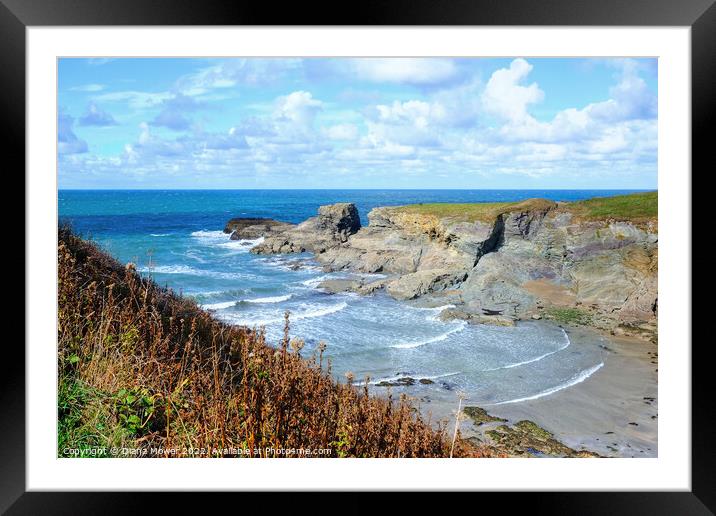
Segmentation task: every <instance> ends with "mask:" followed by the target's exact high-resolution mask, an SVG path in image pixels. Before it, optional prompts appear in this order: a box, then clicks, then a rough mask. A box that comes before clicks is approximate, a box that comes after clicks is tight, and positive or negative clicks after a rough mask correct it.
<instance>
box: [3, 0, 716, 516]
mask: <svg viewBox="0 0 716 516" xmlns="http://www.w3.org/2000/svg"><path fill="white" fill-rule="evenodd" d="M714 2H715V0H680V1H678V2H677V1H671V0H599V1H596V0H540V1H539V2H536V1H532V2H530V1H529V0H501V1H497V0H452V1H443V2H438V1H434V0H433V1H431V0H400V1H395V0H394V1H378V0H362V1H361V2H360V3H357V4H355V7H354V8H349V7H348V6H347V4H343V5H341V4H338V3H335V4H332V6H328V5H323V4H322V3H320V2H315V3H311V4H307V3H287V2H284V3H281V4H280V6H279V4H271V3H268V2H258V3H257V2H232V3H230V2H225V1H221V0H203V1H201V2H196V1H188V0H154V1H152V2H146V1H142V0H0V40H1V42H2V45H0V70H1V75H2V91H3V94H2V95H0V105H1V106H2V110H1V112H2V117H3V119H4V124H3V125H4V127H5V129H6V130H5V131H4V133H5V136H4V141H3V143H2V145H3V147H5V148H4V149H3V150H4V156H5V158H6V160H7V159H8V158H9V161H10V163H13V165H14V168H15V170H17V169H20V168H22V169H23V170H24V167H25V142H24V135H25V100H26V99H25V56H26V54H25V30H26V28H27V27H30V26H48V25H53V26H82V25H87V26H89V25H284V24H285V25H304V24H305V25H531V26H534V25H551V26H559V25H568V26H586V25H590V26H596V25H604V26H610V25H620V26H689V27H691V38H692V47H691V48H692V55H691V73H692V170H696V169H698V170H701V172H703V173H704V174H705V173H706V172H712V171H713V168H714V167H713V165H714V159H713V157H712V156H713V150H712V148H711V147H712V146H713V145H712V144H711V142H710V139H709V131H708V130H707V129H708V126H709V122H710V120H711V119H713V117H714V115H715V113H714V104H715V102H716V101H715V98H716V95H714V94H713V92H712V88H713V85H715V84H716V4H715V3H714ZM7 129H9V130H7ZM707 165H710V167H709V169H708V170H707V169H706V167H707ZM6 166H8V167H9V165H6ZM8 169H9V168H8ZM694 176H695V175H694V174H693V172H692V178H693V177H694ZM692 234H693V233H692ZM25 238H27V236H26V237H25ZM13 256H14V258H13V260H14V262H16V263H14V264H12V265H11V266H13V267H16V266H17V268H20V263H18V262H19V261H20V259H23V265H22V267H23V268H24V269H25V275H26V276H27V275H28V274H30V273H31V271H29V270H27V268H25V266H24V254H22V253H15V254H14V255H13ZM694 258H696V259H695V260H693V261H692V267H693V268H694V270H698V267H699V263H700V260H705V258H699V257H697V256H695V257H694ZM704 265H705V264H704ZM28 308H31V307H28ZM684 324H690V321H684ZM707 340H710V339H707ZM688 344H689V343H685V342H684V343H678V345H680V346H684V347H686V346H687V345H688ZM703 344H708V342H703ZM709 347H711V346H708V345H704V346H701V347H699V346H695V347H693V348H692V407H693V408H694V409H693V410H692V455H691V465H692V490H691V492H673V493H659V492H644V493H595V492H590V493H530V494H523V495H516V494H511V495H510V497H512V498H511V500H513V501H517V502H518V503H519V502H522V501H526V502H527V503H528V504H529V507H530V508H529V510H530V511H531V512H537V513H542V512H549V513H552V514H554V513H567V514H714V512H715V511H716V475H715V474H714V470H716V461H715V460H714V459H715V458H716V452H715V449H714V435H713V433H712V431H711V428H713V427H712V423H711V421H713V418H714V415H715V414H714V409H713V406H714V404H713V400H710V399H709V398H710V396H709V393H710V392H713V390H712V388H711V382H710V376H711V375H710V374H709V369H710V368H711V367H712V366H710V365H709V364H711V363H712V362H711V361H710V360H708V357H707V354H709V353H710V351H709V349H708V348H709ZM13 353H14V355H13ZM2 362H3V363H2V374H1V375H0V382H1V385H0V407H2V412H1V413H0V435H2V441H0V442H1V443H2V445H0V469H1V470H2V473H1V476H2V480H1V481H0V512H2V511H7V514H75V515H77V514H98V513H108V512H109V513H115V512H116V513H126V512H129V511H132V512H134V511H136V510H137V509H138V508H149V506H148V505H147V504H148V503H149V501H147V500H146V498H147V497H148V496H150V495H149V494H142V495H140V494H134V493H58V492H52V493H39V492H25V491H26V489H25V449H26V445H27V444H28V443H26V441H25V423H24V422H25V359H24V354H23V353H22V351H21V350H20V349H15V350H14V351H10V350H6V357H5V359H4V360H3V361H2ZM696 407H699V410H695V408H696ZM354 496H355V495H353V496H351V498H350V499H355V498H354ZM485 496H486V495H485ZM162 498H163V499H162V501H161V503H162V504H165V506H164V508H165V509H166V510H167V511H169V510H171V509H170V507H171V506H172V505H174V504H176V503H180V504H182V506H184V507H185V508H188V506H187V505H186V504H187V502H188V499H187V498H188V497H187V496H186V495H184V494H179V493H176V494H172V495H171V496H166V495H165V496H163V497H162ZM413 500H414V502H415V501H418V503H422V502H420V497H415V498H414V499H413ZM481 500H485V499H484V498H482V499H481ZM255 503H256V506H257V507H258V506H260V504H261V503H262V502H261V501H260V500H259V501H258V502H255ZM383 503H385V502H383ZM512 503H513V502H512V501H511V503H510V505H511V504H512ZM342 504H345V505H355V504H353V502H351V501H349V499H344V501H343V502H342ZM390 505H392V504H390ZM390 505H383V509H384V510H386V511H387V510H390ZM480 505H482V501H481V503H480ZM396 507H399V508H400V510H405V509H408V508H409V505H406V502H404V501H403V502H401V503H400V505H399V506H396ZM475 507H476V509H477V507H479V506H477V505H476V506H475ZM356 508H357V507H356ZM247 509H248V510H251V506H250V505H249V506H247V505H243V506H242V510H247ZM216 510H219V509H218V506H217V509H216ZM339 510H340V509H339Z"/></svg>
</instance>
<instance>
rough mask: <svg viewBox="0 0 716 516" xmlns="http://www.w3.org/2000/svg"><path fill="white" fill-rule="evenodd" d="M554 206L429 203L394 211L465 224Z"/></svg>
mask: <svg viewBox="0 0 716 516" xmlns="http://www.w3.org/2000/svg"><path fill="white" fill-rule="evenodd" d="M554 206H556V204H555V203H553V202H552V201H548V200H546V199H527V200H525V201H521V202H485V203H469V204H451V203H431V204H411V205H408V206H399V207H397V208H395V210H396V211H398V212H402V213H413V214H420V215H433V216H435V217H438V218H440V219H442V218H452V219H455V220H461V221H466V222H476V221H481V222H492V221H494V220H495V218H496V217H497V216H498V215H501V214H503V213H510V212H513V211H530V210H541V209H545V210H546V209H549V208H552V207H554Z"/></svg>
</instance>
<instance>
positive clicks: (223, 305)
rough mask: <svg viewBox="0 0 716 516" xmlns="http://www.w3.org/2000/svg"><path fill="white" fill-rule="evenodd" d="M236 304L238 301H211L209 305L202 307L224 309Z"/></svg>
mask: <svg viewBox="0 0 716 516" xmlns="http://www.w3.org/2000/svg"><path fill="white" fill-rule="evenodd" d="M235 305H236V301H225V302H223V303H209V304H207V305H201V307H202V308H205V309H207V310H222V309H224V308H230V307H232V306H235Z"/></svg>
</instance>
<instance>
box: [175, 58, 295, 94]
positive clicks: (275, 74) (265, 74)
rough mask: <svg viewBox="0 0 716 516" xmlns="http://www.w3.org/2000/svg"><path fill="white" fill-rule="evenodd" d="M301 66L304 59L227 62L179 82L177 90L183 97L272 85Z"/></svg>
mask: <svg viewBox="0 0 716 516" xmlns="http://www.w3.org/2000/svg"><path fill="white" fill-rule="evenodd" d="M301 62H302V61H301V59H273V58H247V59H238V58H237V59H226V60H223V61H220V62H218V63H217V64H215V65H212V66H208V67H205V68H202V69H200V70H199V71H197V72H195V73H192V74H189V75H185V76H184V77H181V78H179V79H178V80H177V83H176V86H175V89H176V91H178V92H180V93H182V94H184V95H188V96H195V95H203V94H205V93H207V92H209V91H210V90H213V89H227V88H234V87H235V86H238V85H254V86H255V85H261V84H269V83H272V82H274V81H276V80H278V79H279V78H280V77H281V76H282V75H284V74H285V73H286V72H288V71H290V70H294V69H296V68H298V67H300V66H301Z"/></svg>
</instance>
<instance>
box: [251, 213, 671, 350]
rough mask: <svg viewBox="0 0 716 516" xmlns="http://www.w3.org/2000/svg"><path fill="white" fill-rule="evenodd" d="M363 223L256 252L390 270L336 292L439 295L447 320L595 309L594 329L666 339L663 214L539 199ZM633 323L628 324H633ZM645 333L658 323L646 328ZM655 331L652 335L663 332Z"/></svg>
mask: <svg viewBox="0 0 716 516" xmlns="http://www.w3.org/2000/svg"><path fill="white" fill-rule="evenodd" d="M368 220H369V224H368V226H366V227H361V226H360V221H359V218H358V213H357V210H356V208H355V206H354V205H353V204H346V203H342V204H336V205H331V206H322V207H321V208H320V209H319V213H318V216H316V217H312V218H310V219H308V220H306V221H305V222H303V223H301V224H299V225H297V226H290V227H288V228H281V227H278V228H276V229H273V228H272V229H271V231H269V232H267V233H265V234H264V235H263V236H265V240H264V242H263V243H261V244H260V245H258V246H256V247H254V248H253V249H252V252H254V253H291V252H303V251H311V252H313V253H314V254H315V259H316V260H317V261H318V262H319V263H321V264H322V265H323V266H324V268H325V269H326V270H328V271H342V270H344V271H350V272H362V273H382V274H385V275H386V276H387V277H386V278H385V279H380V280H378V281H372V282H370V283H367V282H366V281H364V280H351V281H338V282H333V283H331V282H327V283H326V284H325V285H324V287H325V288H326V289H327V290H329V291H332V292H339V291H346V290H352V291H355V292H359V293H361V294H370V293H373V292H375V291H376V290H380V289H385V291H386V292H387V293H388V294H389V295H391V296H392V297H394V298H396V299H401V300H409V299H416V298H436V303H437V302H438V301H443V303H442V304H451V305H454V307H451V308H450V309H447V310H445V311H444V312H443V314H441V318H443V319H461V320H465V321H468V322H470V323H486V322H487V323H494V324H511V323H513V321H515V320H518V319H528V318H535V319H537V318H541V317H543V316H544V317H546V318H549V317H550V315H549V314H550V313H557V312H553V311H550V310H553V309H556V310H559V309H568V310H576V311H584V312H585V313H586V312H588V315H589V317H588V318H586V317H585V318H575V319H578V320H587V319H588V320H590V321H593V322H594V325H595V326H598V327H601V328H604V329H607V330H612V331H615V330H618V331H619V332H621V333H627V334H629V331H628V328H638V331H635V332H634V333H636V334H638V335H639V336H642V337H644V336H645V335H651V334H654V335H655V330H656V315H657V304H658V303H657V262H658V234H657V229H656V221H655V220H654V221H647V222H644V221H640V222H639V223H633V222H629V221H623V220H622V221H618V220H590V219H584V218H581V217H580V216H579V214H577V213H574V212H572V211H571V210H570V208H569V205H564V204H557V203H553V202H551V201H545V200H530V201H525V202H524V203H519V204H515V205H509V206H508V207H507V208H506V209H504V210H503V211H497V212H495V213H489V216H486V217H482V218H480V217H478V218H473V219H472V220H469V219H468V218H466V217H461V216H449V217H448V216H437V215H433V214H425V213H424V212H420V211H419V210H417V211H412V210H411V209H410V207H380V208H375V209H373V210H372V211H371V212H370V213H369V214H368ZM625 328H627V330H625ZM645 328H647V329H646V330H645ZM652 330H653V331H652Z"/></svg>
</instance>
